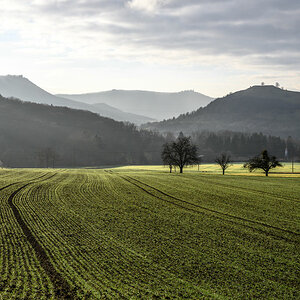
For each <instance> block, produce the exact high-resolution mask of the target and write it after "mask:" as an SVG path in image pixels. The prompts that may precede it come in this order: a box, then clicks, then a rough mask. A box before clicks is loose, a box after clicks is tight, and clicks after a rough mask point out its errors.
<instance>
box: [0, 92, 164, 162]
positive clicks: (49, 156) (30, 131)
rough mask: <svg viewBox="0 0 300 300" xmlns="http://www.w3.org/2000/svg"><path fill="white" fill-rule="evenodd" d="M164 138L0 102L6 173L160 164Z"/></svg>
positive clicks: (78, 115) (86, 115)
mask: <svg viewBox="0 0 300 300" xmlns="http://www.w3.org/2000/svg"><path fill="white" fill-rule="evenodd" d="M163 142H164V141H163V138H162V137H160V136H158V135H157V134H153V133H151V132H146V131H138V130H137V129H136V128H135V126H134V125H132V124H124V123H122V122H117V121H114V120H112V119H109V118H105V117H101V116H99V115H97V114H95V113H92V112H88V111H83V110H74V109H70V108H66V107H55V106H49V105H44V104H36V103H29V102H22V101H20V100H16V99H7V98H4V97H2V96H0V161H2V162H3V164H4V165H6V166H10V167H39V166H40V167H45V166H47V165H49V166H50V165H51V166H52V165H53V164H54V165H55V166H74V167H75V166H76V167H78V166H99V165H110V164H130V163H139V164H146V163H152V164H153V163H158V162H160V149H161V145H162V144H163Z"/></svg>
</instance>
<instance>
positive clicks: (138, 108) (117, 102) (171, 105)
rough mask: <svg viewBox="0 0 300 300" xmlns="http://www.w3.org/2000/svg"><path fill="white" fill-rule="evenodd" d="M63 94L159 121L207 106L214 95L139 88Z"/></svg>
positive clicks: (69, 97)
mask: <svg viewBox="0 0 300 300" xmlns="http://www.w3.org/2000/svg"><path fill="white" fill-rule="evenodd" d="M58 96H59V97H64V98H67V99H71V100H75V101H81V102H85V103H88V104H95V103H106V104H108V105H111V106H113V107H116V108H119V109H121V110H123V111H130V112H131V113H135V114H139V115H144V116H148V117H150V118H153V119H156V120H163V119H168V118H173V117H177V116H179V115H180V114H182V113H186V112H190V111H193V110H196V109H198V108H199V107H203V106H206V105H207V104H208V103H210V102H211V101H212V100H213V98H211V97H208V96H205V95H203V94H200V93H197V92H194V91H192V90H189V91H182V92H178V93H163V92H152V91H139V90H111V91H105V92H98V93H88V94H73V95H70V94H58Z"/></svg>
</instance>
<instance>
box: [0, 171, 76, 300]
mask: <svg viewBox="0 0 300 300" xmlns="http://www.w3.org/2000/svg"><path fill="white" fill-rule="evenodd" d="M56 174H57V173H55V174H53V175H51V176H50V177H47V178H46V179H43V180H48V179H50V178H53V177H54V176H55V175H56ZM46 175H48V174H44V175H43V176H40V177H38V178H35V179H33V180H30V182H28V183H26V184H24V185H22V186H21V187H19V188H18V189H17V190H15V191H14V192H13V193H12V194H11V195H10V196H9V198H8V204H9V206H10V207H11V209H12V211H13V214H14V216H15V218H16V220H17V222H18V224H19V226H20V227H21V229H22V231H23V233H24V235H25V236H26V239H27V241H28V242H29V243H30V244H31V246H32V248H33V250H34V251H35V254H36V257H37V259H38V261H39V262H40V265H41V266H42V267H43V269H44V271H45V272H46V274H47V275H48V277H49V279H50V280H51V282H52V284H53V287H54V292H55V295H56V296H57V297H58V298H59V299H75V298H76V297H75V295H74V290H72V289H71V287H70V285H69V284H68V282H67V281H66V280H65V279H64V278H63V276H62V275H61V274H60V273H59V272H58V271H57V270H56V269H55V268H54V266H53V265H52V263H51V261H50V259H49V257H48V255H47V253H46V251H45V250H44V248H43V247H42V246H41V244H39V242H38V241H37V239H36V238H35V237H34V235H33V233H32V232H31V230H30V229H29V227H28V226H27V224H26V223H25V221H24V220H23V218H22V216H21V214H20V212H19V210H18V208H17V207H16V206H15V204H14V202H13V200H14V198H15V196H16V195H17V194H18V193H19V192H20V191H21V190H23V189H24V188H25V187H27V186H28V185H30V184H33V183H36V181H34V180H37V179H41V178H43V177H45V176H46ZM43 180H41V181H38V182H42V181H43ZM32 181H33V182H32ZM18 183H20V182H18ZM15 184H17V183H15ZM11 185H13V184H10V185H8V186H6V187H4V188H7V187H9V186H11ZM4 188H2V189H4Z"/></svg>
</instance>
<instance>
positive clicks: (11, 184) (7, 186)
mask: <svg viewBox="0 0 300 300" xmlns="http://www.w3.org/2000/svg"><path fill="white" fill-rule="evenodd" d="M46 175H48V174H47V173H46V174H43V175H41V176H38V177H35V178H33V179H30V180H27V181H25V180H21V181H17V182H13V183H10V184H8V185H5V186H3V187H1V188H0V192H1V191H3V190H5V189H7V188H9V187H11V186H13V185H16V184H19V183H24V182H28V184H30V183H32V181H34V180H38V179H41V178H43V177H45V176H46Z"/></svg>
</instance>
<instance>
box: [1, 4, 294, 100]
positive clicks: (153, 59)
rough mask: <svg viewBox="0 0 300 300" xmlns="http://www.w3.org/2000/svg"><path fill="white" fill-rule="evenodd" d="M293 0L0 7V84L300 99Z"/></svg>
mask: <svg viewBox="0 0 300 300" xmlns="http://www.w3.org/2000/svg"><path fill="white" fill-rule="evenodd" d="M299 28H300V1H299V0H56V1H54V0H26V1H25V0H0V75H6V74H23V75H24V76H26V77H28V78H29V79H30V80H32V81H33V82H35V83H36V84H38V85H39V86H41V87H43V88H44V89H46V90H48V91H50V92H52V93H62V92H64V93H79V92H92V91H101V90H109V89H113V88H115V89H145V90H157V91H180V90H186V89H194V90H196V91H199V92H201V93H204V94H207V95H209V96H213V97H217V96H223V95H225V94H227V93H228V92H231V91H235V90H240V89H244V88H247V87H249V86H250V85H255V84H260V82H262V81H264V82H265V83H266V84H274V83H275V82H276V81H278V82H279V83H280V84H281V85H282V86H284V87H285V88H288V89H293V90H300V30H299Z"/></svg>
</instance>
